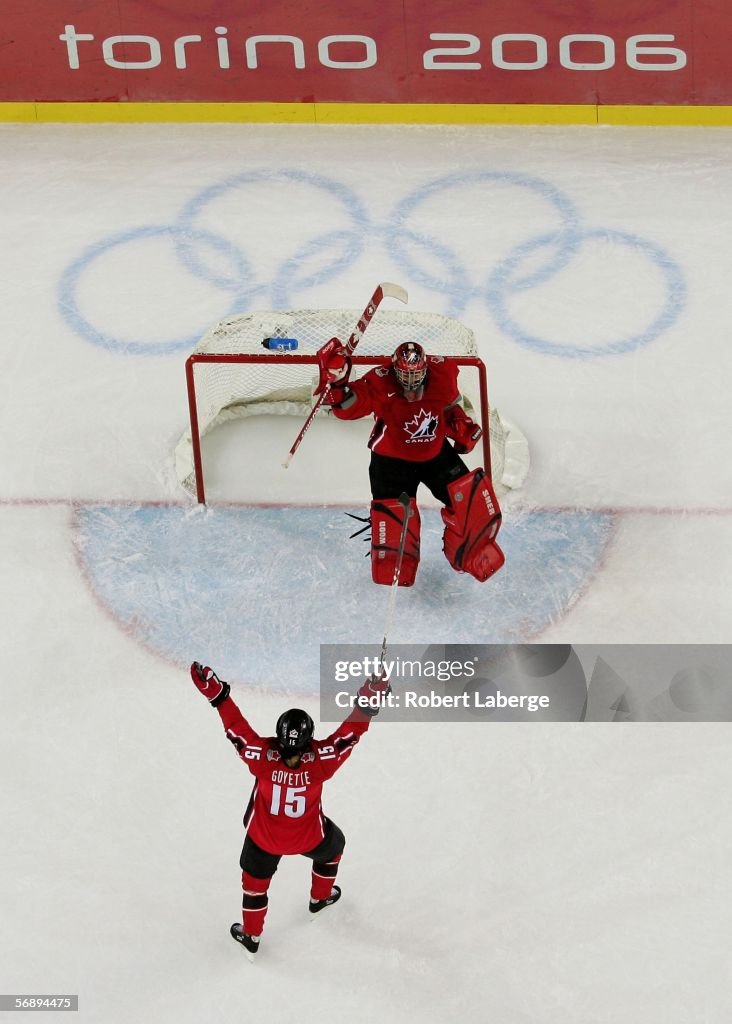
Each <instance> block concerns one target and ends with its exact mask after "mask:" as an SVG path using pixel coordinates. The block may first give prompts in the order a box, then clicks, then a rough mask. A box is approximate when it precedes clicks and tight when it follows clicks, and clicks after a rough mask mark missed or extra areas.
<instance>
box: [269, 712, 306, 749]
mask: <svg viewBox="0 0 732 1024" xmlns="http://www.w3.org/2000/svg"><path fill="white" fill-rule="evenodd" d="M276 731H277V746H278V747H279V748H280V753H281V754H282V756H283V757H293V756H294V755H295V754H302V752H303V750H305V749H306V748H307V747H308V746H309V745H310V741H311V740H312V738H313V733H314V732H315V726H314V725H313V720H312V718H311V717H310V715H309V714H308V713H307V711H301V710H300V708H290V710H289V711H285V712H283V714H281V715H280V717H279V718H278V719H277V730H276Z"/></svg>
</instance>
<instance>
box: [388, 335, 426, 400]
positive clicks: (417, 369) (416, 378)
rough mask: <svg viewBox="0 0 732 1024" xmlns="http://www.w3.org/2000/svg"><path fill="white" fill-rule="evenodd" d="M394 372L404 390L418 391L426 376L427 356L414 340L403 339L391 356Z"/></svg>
mask: <svg viewBox="0 0 732 1024" xmlns="http://www.w3.org/2000/svg"><path fill="white" fill-rule="evenodd" d="M391 365H392V366H393V368H394V374H395V376H396V379H397V380H398V381H399V383H400V384H401V386H402V387H403V388H404V390H405V391H419V389H420V388H421V387H423V385H424V382H425V378H426V376H427V356H426V355H425V352H424V349H423V348H422V346H421V345H418V344H417V342H416V341H405V342H403V344H401V345H400V346H399V348H398V349H397V350H396V352H395V353H394V355H393V356H392V357H391Z"/></svg>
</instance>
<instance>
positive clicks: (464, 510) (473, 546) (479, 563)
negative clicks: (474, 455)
mask: <svg viewBox="0 0 732 1024" xmlns="http://www.w3.org/2000/svg"><path fill="white" fill-rule="evenodd" d="M447 493H448V495H449V496H450V505H451V507H450V508H444V509H443V510H442V520H443V522H444V524H445V532H444V534H443V538H442V549H443V551H444V552H445V557H446V558H447V560H448V562H449V563H450V565H451V566H452V567H453V568H454V569H457V571H458V572H467V573H470V575H471V576H474V577H475V578H476V580H479V581H480V582H481V583H485V581H486V580H487V579H489V578H490V577H491V576H493V574H494V573H496V572H498V570H499V569H500V568H501V566H502V565H503V563H504V561H505V558H504V556H503V552H502V551H501V549H500V548H499V547H498V545H497V544H496V535H497V533H498V531H499V529H500V526H501V509H500V506H499V504H498V499H497V498H496V495H495V491H494V490H493V486H492V485H491V482H490V480H489V479H488V477H487V476H486V475H485V473H484V472H483V470H482V469H475V470H473V471H472V472H471V473H467V474H466V475H465V476H461V477H460V479H459V480H456V481H455V482H454V483H452V484H450V485H449V487H448V488H447Z"/></svg>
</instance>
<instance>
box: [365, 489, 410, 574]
mask: <svg viewBox="0 0 732 1024" xmlns="http://www.w3.org/2000/svg"><path fill="white" fill-rule="evenodd" d="M409 509H410V512H411V515H410V516H409V525H408V526H407V537H406V543H405V546H404V557H403V558H402V567H401V571H400V573H399V586H400V587H411V586H412V584H413V583H414V578H415V576H416V575H417V566H418V565H419V535H420V525H421V524H420V518H419V509H418V508H417V502H416V501H415V499H414V498H410V499H409ZM403 518H404V506H403V505H402V504H400V502H399V501H397V499H396V498H380V499H378V500H377V501H372V502H371V578H372V580H373V581H374V583H383V584H385V585H386V586H388V587H390V586H391V585H392V583H393V582H394V570H395V569H396V564H397V558H398V556H399V542H400V540H401V536H402V523H403Z"/></svg>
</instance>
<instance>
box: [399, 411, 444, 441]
mask: <svg viewBox="0 0 732 1024" xmlns="http://www.w3.org/2000/svg"><path fill="white" fill-rule="evenodd" d="M437 423H438V419H437V416H435V414H434V413H433V412H425V410H424V409H420V410H419V412H418V413H416V414H415V415H414V417H413V418H412V419H411V420H406V421H405V423H404V429H405V431H406V432H407V434H408V435H409V436H408V437H407V443H410V442H415V443H418V442H420V441H432V440H433V439H434V436H435V431H436V430H437Z"/></svg>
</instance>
